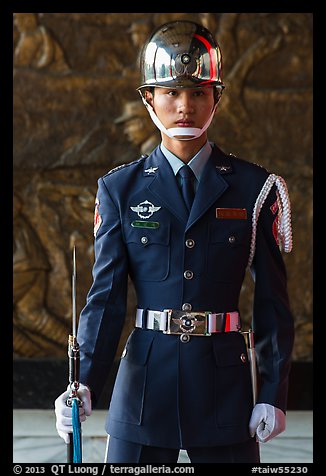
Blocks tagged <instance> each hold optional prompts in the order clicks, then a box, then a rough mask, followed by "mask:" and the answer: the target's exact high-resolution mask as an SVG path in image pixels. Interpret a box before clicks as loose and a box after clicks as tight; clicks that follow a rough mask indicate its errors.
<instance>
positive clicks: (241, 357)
mask: <svg viewBox="0 0 326 476" xmlns="http://www.w3.org/2000/svg"><path fill="white" fill-rule="evenodd" d="M240 359H241V362H243V363H245V362H247V357H246V355H245V354H241V355H240Z"/></svg>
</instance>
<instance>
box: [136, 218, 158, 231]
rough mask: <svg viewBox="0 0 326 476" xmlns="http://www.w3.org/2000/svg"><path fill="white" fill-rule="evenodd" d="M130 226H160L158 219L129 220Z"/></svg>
mask: <svg viewBox="0 0 326 476" xmlns="http://www.w3.org/2000/svg"><path fill="white" fill-rule="evenodd" d="M131 226H133V227H134V228H154V229H155V228H158V227H159V226H160V224H159V222H158V221H141V220H136V221H132V222H131Z"/></svg>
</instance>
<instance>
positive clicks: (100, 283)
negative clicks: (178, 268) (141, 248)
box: [78, 178, 128, 404]
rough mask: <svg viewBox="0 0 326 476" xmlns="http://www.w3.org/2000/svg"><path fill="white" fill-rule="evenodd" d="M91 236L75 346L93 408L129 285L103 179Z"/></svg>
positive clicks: (116, 216)
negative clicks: (89, 273)
mask: <svg viewBox="0 0 326 476" xmlns="http://www.w3.org/2000/svg"><path fill="white" fill-rule="evenodd" d="M94 235H95V239H94V255H95V261H94V266H93V271H92V275H93V283H92V286H91V288H90V290H89V292H88V295H87V301H86V306H85V307H84V309H83V310H82V312H81V315H80V319H79V326H78V342H79V345H80V381H81V382H82V383H84V384H86V385H89V387H90V388H91V390H92V397H93V403H95V404H96V401H97V400H98V398H99V395H100V393H101V391H102V389H103V386H104V384H105V382H106V378H107V376H108V373H109V372H110V369H111V366H112V363H113V361H114V357H115V354H116V350H117V346H118V343H119V340H120V336H121V332H122V328H123V324H124V319H125V314H126V300H127V283H128V267H127V254H126V249H125V246H124V243H123V240H122V235H121V222H120V215H119V212H118V209H117V207H116V206H115V204H114V202H113V200H112V198H111V196H110V194H109V191H108V189H107V188H106V185H105V183H104V181H103V179H102V178H101V179H99V181H98V191H97V195H96V202H95V215H94Z"/></svg>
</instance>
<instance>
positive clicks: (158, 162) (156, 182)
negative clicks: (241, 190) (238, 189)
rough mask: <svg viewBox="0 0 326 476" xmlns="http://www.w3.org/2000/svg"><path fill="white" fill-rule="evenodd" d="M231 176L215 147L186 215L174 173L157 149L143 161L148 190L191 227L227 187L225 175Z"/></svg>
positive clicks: (222, 154) (228, 162)
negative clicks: (189, 210)
mask: <svg viewBox="0 0 326 476" xmlns="http://www.w3.org/2000/svg"><path fill="white" fill-rule="evenodd" d="M229 173H232V165H231V162H230V159H229V158H228V156H227V155H225V154H224V153H223V152H222V151H221V150H220V149H219V148H218V147H217V146H216V145H215V144H214V145H213V149H212V153H211V155H210V157H209V159H208V161H207V163H206V165H205V168H204V170H203V174H202V177H201V180H200V182H199V185H198V189H197V192H196V195H195V199H194V203H193V206H192V209H191V212H190V215H188V211H187V208H186V206H185V204H184V201H183V199H182V195H181V192H180V189H179V187H178V184H177V180H176V178H175V175H174V173H173V170H172V168H171V166H170V164H169V163H168V161H167V159H166V158H165V156H164V155H163V154H162V152H161V149H160V147H159V146H158V147H157V148H156V149H155V150H154V151H153V152H152V153H151V155H150V156H149V157H147V159H145V161H144V169H143V175H144V177H148V182H149V183H148V189H149V190H150V191H151V193H152V194H153V195H155V196H156V197H157V198H158V199H159V200H160V201H161V202H162V203H164V205H165V206H166V207H167V208H168V209H169V210H170V212H171V213H173V214H174V215H175V216H176V217H177V218H178V219H179V220H181V221H183V222H185V223H187V226H186V229H188V228H189V227H190V226H192V225H193V224H194V223H195V222H196V221H197V220H199V218H200V217H201V216H202V215H203V214H204V213H205V212H206V211H207V210H208V208H209V207H211V205H212V204H213V203H214V202H215V201H216V200H217V199H218V198H219V197H220V196H221V195H222V194H223V193H224V192H225V190H226V189H227V188H228V183H227V181H226V180H225V179H224V178H223V176H224V175H226V174H229Z"/></svg>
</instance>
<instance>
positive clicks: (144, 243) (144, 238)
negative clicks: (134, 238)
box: [140, 236, 148, 245]
mask: <svg viewBox="0 0 326 476" xmlns="http://www.w3.org/2000/svg"><path fill="white" fill-rule="evenodd" d="M140 241H141V242H142V244H143V245H147V243H148V238H147V236H142V237H141V239H140Z"/></svg>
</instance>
